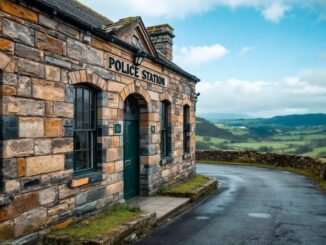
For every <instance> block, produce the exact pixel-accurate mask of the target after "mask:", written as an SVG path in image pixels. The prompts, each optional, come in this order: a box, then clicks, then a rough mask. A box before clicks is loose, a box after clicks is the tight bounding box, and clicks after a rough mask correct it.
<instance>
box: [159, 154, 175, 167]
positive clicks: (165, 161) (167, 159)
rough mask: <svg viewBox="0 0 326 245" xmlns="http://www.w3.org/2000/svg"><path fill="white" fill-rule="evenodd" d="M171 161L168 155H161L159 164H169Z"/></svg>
mask: <svg viewBox="0 0 326 245" xmlns="http://www.w3.org/2000/svg"><path fill="white" fill-rule="evenodd" d="M172 162H173V158H172V157H170V156H167V157H162V158H161V161H160V164H161V165H166V164H169V163H172Z"/></svg>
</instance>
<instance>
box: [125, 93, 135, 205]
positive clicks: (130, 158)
mask: <svg viewBox="0 0 326 245" xmlns="http://www.w3.org/2000/svg"><path fill="white" fill-rule="evenodd" d="M126 107H129V108H126ZM138 133H139V110H138V104H137V101H134V100H132V99H129V100H128V99H127V101H126V103H125V120H124V144H123V149H124V172H123V174H124V176H123V178H124V198H125V199H129V198H132V197H134V196H137V195H138V194H139V154H138V152H139V145H138Z"/></svg>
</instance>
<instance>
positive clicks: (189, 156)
mask: <svg viewBox="0 0 326 245" xmlns="http://www.w3.org/2000/svg"><path fill="white" fill-rule="evenodd" d="M183 159H191V153H185V154H184V155H183Z"/></svg>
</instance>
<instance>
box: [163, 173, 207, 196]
mask: <svg viewBox="0 0 326 245" xmlns="http://www.w3.org/2000/svg"><path fill="white" fill-rule="evenodd" d="M208 180H209V177H207V176H204V175H200V174H197V175H196V177H195V178H193V179H190V180H187V181H185V182H183V183H181V184H178V185H175V186H169V187H165V188H164V189H163V190H161V191H160V194H167V193H172V192H173V193H180V194H181V193H187V192H190V191H192V190H195V189H197V188H198V187H200V186H203V185H204V184H205V183H206V182H207V181H208Z"/></svg>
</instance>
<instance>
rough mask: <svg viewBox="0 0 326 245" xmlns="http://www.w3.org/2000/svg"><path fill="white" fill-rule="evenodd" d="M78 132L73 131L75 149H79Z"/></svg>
mask: <svg viewBox="0 0 326 245" xmlns="http://www.w3.org/2000/svg"><path fill="white" fill-rule="evenodd" d="M80 134H81V132H75V150H80V137H81V136H80Z"/></svg>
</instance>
